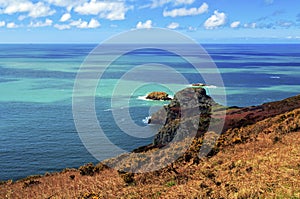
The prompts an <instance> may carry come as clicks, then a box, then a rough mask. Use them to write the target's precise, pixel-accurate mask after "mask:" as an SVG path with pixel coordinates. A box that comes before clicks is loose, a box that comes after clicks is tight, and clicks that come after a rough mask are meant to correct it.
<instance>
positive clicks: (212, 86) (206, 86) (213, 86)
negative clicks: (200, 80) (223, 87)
mask: <svg viewBox="0 0 300 199" xmlns="http://www.w3.org/2000/svg"><path fill="white" fill-rule="evenodd" d="M189 86H190V87H203V88H218V87H217V86H215V85H205V84H204V85H203V86H201V85H200V86H194V85H193V84H190V85H189Z"/></svg>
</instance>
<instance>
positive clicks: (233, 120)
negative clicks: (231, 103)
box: [0, 96, 300, 198]
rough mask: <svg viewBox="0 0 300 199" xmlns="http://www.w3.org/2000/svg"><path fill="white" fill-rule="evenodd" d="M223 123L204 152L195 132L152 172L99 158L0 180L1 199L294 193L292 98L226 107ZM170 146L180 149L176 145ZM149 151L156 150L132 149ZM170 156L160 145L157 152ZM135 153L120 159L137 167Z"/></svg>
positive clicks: (295, 113) (296, 125) (298, 138)
mask: <svg viewBox="0 0 300 199" xmlns="http://www.w3.org/2000/svg"><path fill="white" fill-rule="evenodd" d="M241 120H242V122H240V121H241ZM226 122H227V123H226ZM225 124H227V126H225V128H224V129H223V133H222V135H221V136H220V137H219V138H218V140H217V142H216V143H215V144H214V146H212V148H213V150H212V152H211V153H210V154H209V155H208V157H204V158H199V156H198V153H199V149H200V148H201V146H202V144H203V137H201V136H199V137H197V138H194V139H193V141H192V144H191V146H190V148H189V149H188V150H187V151H186V153H185V154H184V155H182V156H181V157H180V158H178V160H176V161H175V162H174V163H173V164H170V165H168V166H167V167H165V168H162V169H160V170H157V171H154V172H148V173H138V174H132V173H128V172H123V171H121V170H119V171H117V170H115V169H111V168H108V167H107V166H105V165H103V164H102V163H99V164H98V165H93V164H87V165H84V166H82V167H80V168H79V169H66V170H64V171H62V172H59V173H52V174H46V175H44V176H34V177H28V178H26V179H22V180H19V181H16V182H12V181H7V182H2V183H1V185H0V198H273V197H279V198H299V197H300V191H299V190H300V177H299V176H300V175H299V174H300V165H299V162H300V156H299V154H300V147H299V146H300V133H299V132H300V107H299V96H295V97H291V98H288V99H285V100H282V101H278V102H272V103H267V104H263V105H260V106H256V107H254V106H253V107H247V108H238V107H232V108H229V109H228V111H227V117H226V121H225ZM229 124H230V125H229ZM208 136H212V137H213V136H214V134H211V135H210V134H208ZM182 142H185V140H183V141H182ZM172 144H176V147H180V145H181V144H183V143H181V142H176V143H172ZM172 144H171V145H172ZM170 148H171V147H170ZM153 150H157V148H155V147H152V148H147V150H144V151H143V150H139V151H138V154H143V153H144V154H147V153H149V152H151V151H153ZM171 153H172V151H167V150H166V151H165V152H164V153H162V154H161V155H162V156H164V157H167V156H168V155H169V154H171ZM136 154H137V153H131V154H130V155H129V157H128V158H127V159H128V161H133V160H134V161H135V162H137V165H139V164H138V162H139V161H142V160H139V159H135V158H136ZM116 158H117V157H116ZM107 161H110V160H107ZM111 161H114V160H113V159H112V160H111ZM161 161H163V160H161ZM123 164H124V165H126V162H125V163H124V162H123ZM120 166H122V165H120Z"/></svg>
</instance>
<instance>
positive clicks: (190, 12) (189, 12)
mask: <svg viewBox="0 0 300 199" xmlns="http://www.w3.org/2000/svg"><path fill="white" fill-rule="evenodd" d="M207 11H208V5H207V3H203V4H202V5H201V6H200V7H199V8H190V9H186V8H179V9H174V10H170V11H167V10H164V12H163V16H164V17H178V16H180V17H182V16H194V15H200V14H203V13H205V12H207Z"/></svg>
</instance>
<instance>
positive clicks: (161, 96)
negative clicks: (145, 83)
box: [146, 91, 171, 101]
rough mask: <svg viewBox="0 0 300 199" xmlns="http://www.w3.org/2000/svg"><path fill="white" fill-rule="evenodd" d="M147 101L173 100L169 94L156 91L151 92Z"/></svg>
mask: <svg viewBox="0 0 300 199" xmlns="http://www.w3.org/2000/svg"><path fill="white" fill-rule="evenodd" d="M146 99H150V100H163V101H166V100H171V98H170V97H169V94H168V93H165V92H159V91H155V92H151V93H149V94H148V95H147V97H146Z"/></svg>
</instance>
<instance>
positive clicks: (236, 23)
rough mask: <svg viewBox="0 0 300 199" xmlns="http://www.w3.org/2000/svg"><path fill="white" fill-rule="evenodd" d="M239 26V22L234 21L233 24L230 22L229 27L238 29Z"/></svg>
mask: <svg viewBox="0 0 300 199" xmlns="http://www.w3.org/2000/svg"><path fill="white" fill-rule="evenodd" d="M240 24H241V22H240V21H234V22H232V23H231V24H230V27H231V28H237V27H239V25H240Z"/></svg>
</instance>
